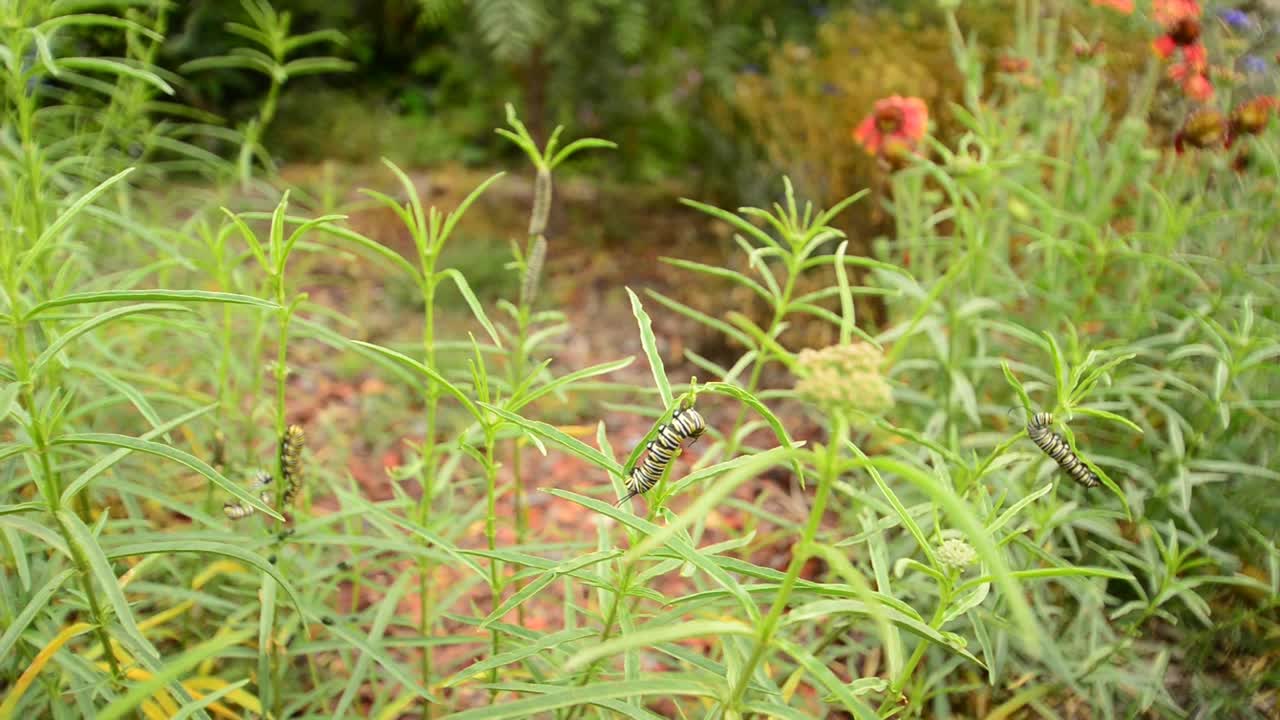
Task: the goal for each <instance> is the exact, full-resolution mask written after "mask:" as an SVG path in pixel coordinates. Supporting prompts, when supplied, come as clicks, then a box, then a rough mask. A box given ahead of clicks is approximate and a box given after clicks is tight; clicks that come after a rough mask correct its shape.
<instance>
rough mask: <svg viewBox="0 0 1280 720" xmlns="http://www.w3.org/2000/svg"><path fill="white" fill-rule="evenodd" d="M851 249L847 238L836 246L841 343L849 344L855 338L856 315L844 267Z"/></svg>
mask: <svg viewBox="0 0 1280 720" xmlns="http://www.w3.org/2000/svg"><path fill="white" fill-rule="evenodd" d="M848 249H849V241H848V240H845V241H843V242H841V243H840V245H839V247H837V248H836V283H837V284H838V285H839V287H840V344H841V345H847V344H849V342H850V340H852V338H853V328H854V323H855V322H856V321H857V316H856V315H854V309H853V294H852V293H851V292H850V291H849V277H848V275H847V274H846V273H845V269H844V254H845V251H846V250H848Z"/></svg>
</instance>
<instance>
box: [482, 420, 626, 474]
mask: <svg viewBox="0 0 1280 720" xmlns="http://www.w3.org/2000/svg"><path fill="white" fill-rule="evenodd" d="M481 406H482V407H484V408H485V409H486V410H489V411H490V412H492V413H494V414H495V415H497V416H498V417H500V418H502V419H503V420H506V421H507V422H510V423H514V424H515V425H517V426H519V427H521V428H523V429H525V430H527V431H529V432H531V433H533V434H534V435H537V436H538V437H540V438H542V439H543V440H546V441H548V442H550V443H552V444H553V445H555V446H556V447H559V448H560V449H561V450H564V451H565V452H568V453H570V454H572V455H576V456H578V457H580V458H582V459H583V460H586V461H587V462H589V463H591V464H592V465H594V466H596V467H598V468H600V469H602V470H607V471H608V472H610V473H613V474H614V475H617V476H618V477H622V475H623V472H622V467H621V466H620V465H618V462H617V461H616V460H614V459H613V458H609V457H606V456H605V454H604V453H602V452H600V451H599V450H597V449H595V448H593V447H591V446H590V445H588V444H586V443H584V442H582V441H581V440H579V439H577V438H575V437H573V436H571V435H569V434H567V433H565V432H564V431H562V430H560V429H558V428H556V427H555V426H552V425H548V424H546V423H544V422H540V421H538V420H529V419H527V418H523V417H521V416H519V415H517V414H515V413H512V412H507V411H506V410H503V409H502V408H499V407H497V406H494V405H490V404H488V403H481Z"/></svg>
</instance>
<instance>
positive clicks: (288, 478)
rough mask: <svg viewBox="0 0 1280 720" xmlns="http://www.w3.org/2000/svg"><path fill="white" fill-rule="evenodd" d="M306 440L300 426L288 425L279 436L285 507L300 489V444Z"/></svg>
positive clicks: (291, 501)
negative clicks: (281, 435) (282, 434)
mask: <svg viewBox="0 0 1280 720" xmlns="http://www.w3.org/2000/svg"><path fill="white" fill-rule="evenodd" d="M306 442H307V438H306V435H305V434H303V432H302V428H301V427H299V426H297V425H290V426H289V429H288V430H285V432H284V436H283V437H281V438H280V476H281V478H282V479H283V480H284V498H283V500H284V502H283V503H282V504H283V505H284V506H285V507H288V506H289V505H292V504H293V499H294V498H295V497H297V495H298V491H299V490H301V489H302V446H303V445H305V444H306Z"/></svg>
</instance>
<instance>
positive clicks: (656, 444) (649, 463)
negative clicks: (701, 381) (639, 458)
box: [617, 408, 707, 505]
mask: <svg viewBox="0 0 1280 720" xmlns="http://www.w3.org/2000/svg"><path fill="white" fill-rule="evenodd" d="M706 430H707V423H706V421H705V420H703V419H702V416H701V415H699V414H698V411H697V410H694V409H693V408H682V409H677V410H676V411H675V412H674V413H672V414H671V422H669V423H666V424H663V425H661V426H659V427H658V436H657V437H655V438H654V439H653V440H652V441H650V443H649V445H648V448H647V449H648V451H649V452H648V454H647V455H645V458H644V461H643V462H641V463H639V464H637V465H636V466H635V468H633V469H632V470H631V474H630V475H628V476H627V481H626V482H627V494H626V495H625V496H623V498H622V499H621V500H619V501H618V502H617V505H622V504H623V503H625V502H626V501H628V500H630V499H631V498H633V497H635V496H637V495H643V494H644V493H646V492H649V491H650V490H651V489H653V486H654V485H657V484H658V481H659V480H661V479H662V473H663V472H665V471H666V469H667V465H669V464H670V463H671V459H672V458H674V457H675V455H676V451H677V450H679V449H680V447H681V445H682V444H683V443H684V441H685V440H693V441H697V439H698V438H700V437H702V433H704V432H706Z"/></svg>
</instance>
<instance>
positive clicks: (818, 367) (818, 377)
mask: <svg viewBox="0 0 1280 720" xmlns="http://www.w3.org/2000/svg"><path fill="white" fill-rule="evenodd" d="M883 365H884V353H882V352H881V351H880V350H879V349H878V348H876V347H875V346H874V345H870V344H868V343H852V344H849V345H833V346H831V347H826V348H823V349H821V350H802V351H800V355H799V356H798V357H797V358H796V374H797V375H798V376H799V380H798V381H797V382H796V386H795V389H796V392H797V393H799V394H800V395H801V396H802V397H804V398H805V399H806V400H808V401H810V402H812V403H814V404H815V405H819V406H822V407H824V408H828V409H833V410H857V411H860V412H864V413H867V414H870V415H878V414H881V413H883V412H884V411H885V410H887V409H889V408H890V407H893V390H892V388H890V387H889V383H888V381H886V380H885V378H884V373H883V371H882V367H883Z"/></svg>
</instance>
